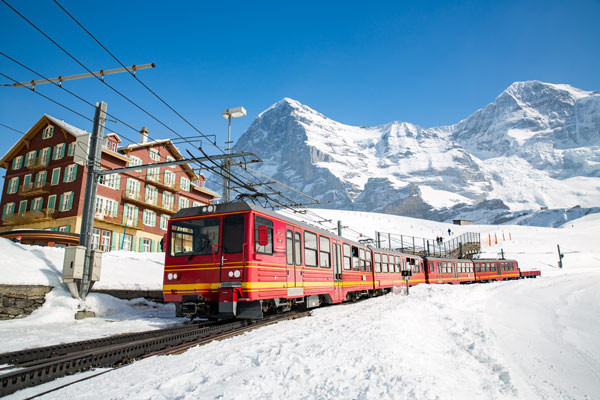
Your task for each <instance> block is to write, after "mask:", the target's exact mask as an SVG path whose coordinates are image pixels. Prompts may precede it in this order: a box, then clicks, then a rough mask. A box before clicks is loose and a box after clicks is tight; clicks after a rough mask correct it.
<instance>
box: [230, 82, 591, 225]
mask: <svg viewBox="0 0 600 400" xmlns="http://www.w3.org/2000/svg"><path fill="white" fill-rule="evenodd" d="M235 149H236V150H239V151H249V152H253V153H255V154H257V155H259V156H260V157H261V158H262V159H263V161H264V162H263V163H262V164H260V165H259V166H258V167H256V169H258V170H259V171H260V172H261V173H263V174H265V175H269V176H271V177H273V178H275V179H277V180H279V181H282V182H284V183H286V184H287V185H289V186H291V187H293V188H295V189H297V190H299V191H302V192H304V193H306V194H308V195H310V196H312V197H314V198H316V199H318V200H320V201H326V202H330V204H329V205H327V207H329V208H332V207H335V208H343V209H354V210H371V211H380V212H388V213H392V214H399V215H409V216H416V217H425V218H430V219H437V220H444V219H449V218H458V217H464V218H467V217H470V218H471V219H477V220H480V219H484V220H487V221H491V220H494V219H495V218H501V217H502V216H503V217H504V218H505V217H506V215H507V214H508V213H511V212H515V211H522V210H538V209H539V208H540V207H549V208H570V207H573V206H576V205H578V206H582V207H593V206H597V205H598V203H599V202H600V151H599V150H600V95H599V94H598V92H585V91H582V90H579V89H576V88H573V87H571V86H569V85H555V84H547V83H542V82H538V81H529V82H517V83H514V84H512V85H511V86H510V87H509V88H508V89H506V90H505V91H504V92H502V93H501V94H500V95H499V96H498V97H497V98H496V100H495V101H494V102H493V103H491V104H489V105H488V106H486V107H485V108H483V109H481V110H478V111H476V112H475V113H474V114H472V115H471V116H469V117H468V118H466V119H464V120H463V121H460V122H459V123H457V124H455V125H452V126H445V127H434V128H429V129H424V128H422V127H420V126H417V125H413V124H410V123H406V122H396V121H394V122H390V123H388V124H385V125H381V126H374V127H356V126H349V125H345V124H342V123H340V122H336V121H334V120H332V119H330V118H327V117H326V116H324V115H323V114H321V113H319V112H317V111H315V110H313V109H311V108H310V107H308V106H306V105H303V104H301V103H299V102H298V101H295V100H292V99H289V98H285V99H283V100H281V101H279V102H278V103H276V104H274V105H273V106H271V107H269V108H268V109H267V110H265V111H264V112H262V113H261V114H260V115H259V116H258V117H257V118H256V120H255V121H254V122H253V123H252V125H251V126H250V127H249V128H248V130H247V131H246V132H245V133H244V134H243V135H242V137H241V138H240V139H239V141H238V142H237V143H236V145H235ZM285 194H286V195H287V196H289V197H291V198H294V199H297V200H299V201H302V202H306V200H307V199H306V198H303V199H301V198H300V197H299V196H298V195H297V194H295V193H294V192H292V191H286V192H285ZM478 210H479V211H478ZM484 210H485V212H484ZM521 214H522V213H521ZM484 215H485V217H484Z"/></svg>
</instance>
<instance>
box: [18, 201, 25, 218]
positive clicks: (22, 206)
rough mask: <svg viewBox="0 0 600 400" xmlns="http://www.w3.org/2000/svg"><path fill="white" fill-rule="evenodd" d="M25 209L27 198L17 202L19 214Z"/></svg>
mask: <svg viewBox="0 0 600 400" xmlns="http://www.w3.org/2000/svg"><path fill="white" fill-rule="evenodd" d="M25 211H27V200H21V201H20V202H19V214H20V215H23V214H25Z"/></svg>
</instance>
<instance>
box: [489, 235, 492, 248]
mask: <svg viewBox="0 0 600 400" xmlns="http://www.w3.org/2000/svg"><path fill="white" fill-rule="evenodd" d="M488 239H489V241H490V247H492V236H491V235H490V234H489V233H488Z"/></svg>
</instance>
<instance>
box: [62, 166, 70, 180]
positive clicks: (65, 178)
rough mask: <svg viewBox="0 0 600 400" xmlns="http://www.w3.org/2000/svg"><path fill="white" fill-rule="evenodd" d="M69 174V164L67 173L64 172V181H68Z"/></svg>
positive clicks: (66, 169) (66, 168)
mask: <svg viewBox="0 0 600 400" xmlns="http://www.w3.org/2000/svg"><path fill="white" fill-rule="evenodd" d="M68 175H69V166H68V165H67V166H66V167H65V173H64V174H63V183H64V182H66V181H67V176H68Z"/></svg>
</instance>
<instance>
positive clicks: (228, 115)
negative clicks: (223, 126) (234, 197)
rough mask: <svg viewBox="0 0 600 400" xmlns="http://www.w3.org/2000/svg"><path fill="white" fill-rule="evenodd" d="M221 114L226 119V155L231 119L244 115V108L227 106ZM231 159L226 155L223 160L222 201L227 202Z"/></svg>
mask: <svg viewBox="0 0 600 400" xmlns="http://www.w3.org/2000/svg"><path fill="white" fill-rule="evenodd" d="M221 115H222V116H223V118H225V119H227V121H228V124H227V155H230V154H231V119H232V118H239V117H245V116H246V109H245V108H244V107H235V108H228V109H227V110H224V111H223V112H222V113H221ZM230 169H231V160H230V159H229V157H227V158H226V159H225V160H223V203H228V202H229V193H230V188H231V177H230Z"/></svg>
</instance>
